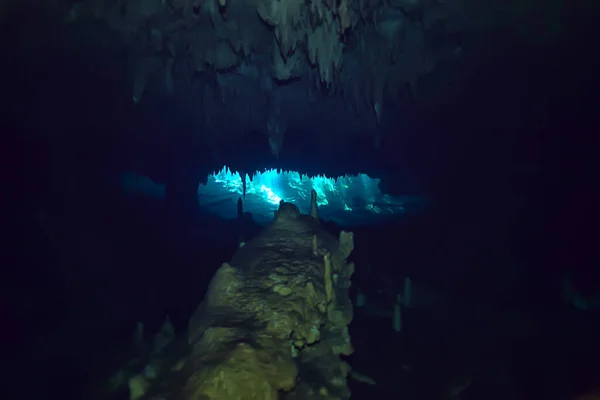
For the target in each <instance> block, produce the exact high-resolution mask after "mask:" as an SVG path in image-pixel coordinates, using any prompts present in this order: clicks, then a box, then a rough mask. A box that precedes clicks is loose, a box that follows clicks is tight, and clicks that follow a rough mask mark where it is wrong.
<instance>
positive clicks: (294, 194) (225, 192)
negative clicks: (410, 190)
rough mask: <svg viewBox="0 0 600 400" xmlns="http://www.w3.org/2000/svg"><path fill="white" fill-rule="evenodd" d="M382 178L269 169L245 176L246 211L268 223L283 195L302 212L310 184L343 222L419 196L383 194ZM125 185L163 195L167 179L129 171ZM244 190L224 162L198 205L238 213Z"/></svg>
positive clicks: (332, 216)
mask: <svg viewBox="0 0 600 400" xmlns="http://www.w3.org/2000/svg"><path fill="white" fill-rule="evenodd" d="M378 184H379V179H373V178H370V177H369V176H367V175H365V174H360V175H356V176H343V177H339V178H328V177H325V176H316V177H308V176H306V175H300V174H299V173H298V172H293V171H287V172H279V173H278V172H277V170H267V171H264V172H262V173H256V174H255V175H253V176H252V180H251V179H250V176H246V198H245V200H244V211H246V212H250V213H251V214H252V216H253V218H254V219H255V220H256V222H258V223H262V224H264V223H268V222H269V221H271V220H272V219H273V212H274V211H275V210H276V209H277V207H278V206H279V202H280V201H281V200H285V201H287V202H290V203H294V204H296V205H297V206H298V207H299V208H300V210H301V211H302V212H305V213H306V212H308V211H309V209H310V194H311V190H313V189H314V190H315V191H316V192H317V204H318V206H319V216H320V217H321V218H322V219H329V220H333V221H335V222H336V223H338V224H342V225H356V224H365V223H370V222H374V221H375V220H379V219H382V218H389V217H391V216H401V215H403V214H404V213H405V212H406V211H407V207H408V208H410V207H412V206H413V205H415V204H419V203H420V200H419V199H415V198H411V197H402V198H394V197H391V196H388V195H385V194H382V193H381V191H380V190H379V187H378ZM121 185H122V187H123V188H124V189H125V190H126V191H127V192H128V193H131V194H142V195H146V196H152V197H159V198H164V192H165V189H164V185H159V184H156V183H154V182H152V181H151V180H150V179H149V178H147V177H143V176H136V175H134V174H133V173H126V174H124V175H123V176H122V177H121ZM242 194H243V183H242V178H241V177H240V175H239V173H237V172H231V171H230V170H229V169H228V168H226V167H224V168H223V169H222V170H221V171H219V172H217V173H215V174H212V175H210V176H209V177H208V181H207V183H206V185H202V184H201V185H200V186H199V187H198V199H199V203H200V206H201V207H202V208H203V209H205V210H207V211H208V212H211V213H215V214H218V215H220V216H222V217H224V218H235V217H236V215H237V200H238V198H239V197H240V196H242Z"/></svg>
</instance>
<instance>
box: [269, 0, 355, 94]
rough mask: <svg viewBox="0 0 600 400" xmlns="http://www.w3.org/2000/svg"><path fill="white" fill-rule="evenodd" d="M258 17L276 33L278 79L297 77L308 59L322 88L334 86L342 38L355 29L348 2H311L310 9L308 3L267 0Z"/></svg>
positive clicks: (340, 54) (274, 54) (290, 0)
mask: <svg viewBox="0 0 600 400" xmlns="http://www.w3.org/2000/svg"><path fill="white" fill-rule="evenodd" d="M258 14H259V15H260V17H261V19H262V20H263V21H265V22H266V23H267V24H268V25H270V26H271V27H273V30H274V33H275V42H274V48H273V76H274V77H275V78H276V79H278V80H287V79H291V78H294V77H296V76H297V75H298V73H299V72H298V69H299V64H300V63H301V60H302V59H303V56H305V57H307V58H308V60H309V62H310V64H311V65H312V66H314V67H316V68H317V70H318V73H319V81H320V82H321V83H322V84H324V85H327V86H329V85H331V84H333V83H334V82H335V80H336V79H337V77H338V76H339V71H340V70H341V68H342V55H343V54H342V53H343V48H344V43H343V37H344V35H345V33H346V31H347V30H348V29H350V28H351V27H352V26H353V18H352V13H351V10H350V8H349V7H348V0H342V1H339V2H338V1H335V0H310V1H309V4H308V7H307V4H306V1H305V0H288V1H280V0H264V1H263V2H261V3H260V4H259V6H258ZM301 52H306V54H305V55H300V53H301Z"/></svg>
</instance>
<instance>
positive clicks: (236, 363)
mask: <svg viewBox="0 0 600 400" xmlns="http://www.w3.org/2000/svg"><path fill="white" fill-rule="evenodd" d="M313 208H314V207H313ZM311 214H312V215H302V214H300V212H299V210H298V208H297V207H296V206H295V205H293V204H290V203H285V202H281V204H280V206H279V210H278V211H276V213H275V220H274V221H273V223H272V224H271V225H269V226H268V227H267V228H266V229H264V231H262V232H261V233H260V234H259V235H258V236H257V237H256V238H254V239H253V240H251V241H248V242H246V243H245V245H243V246H241V247H240V249H239V250H238V251H237V253H236V254H235V255H234V257H233V259H232V260H231V261H230V262H228V263H224V264H223V265H222V266H221V267H220V268H219V270H218V271H217V273H216V274H215V276H214V278H213V279H212V281H211V283H210V286H209V289H208V292H207V294H206V297H205V299H204V301H203V302H202V303H201V304H200V305H199V307H198V309H197V310H196V312H195V313H194V315H193V316H192V318H191V320H190V326H189V333H188V344H189V346H188V349H189V350H187V351H186V354H185V355H183V356H182V357H181V356H176V357H174V358H173V361H172V367H171V368H167V369H165V371H167V372H166V373H165V374H162V375H161V376H159V377H156V379H155V381H154V382H147V380H146V379H145V378H144V379H143V382H142V383H143V385H140V382H138V381H136V380H132V382H131V384H132V385H133V386H134V387H135V388H136V390H135V396H136V398H140V399H142V398H148V399H154V398H161V399H164V398H177V399H181V398H185V399H207V400H208V399H210V400H221V399H222V400H236V399H237V400H245V399H248V400H250V399H256V398H261V399H272V400H277V399H282V398H285V399H303V400H306V399H312V398H315V399H316V398H319V399H348V398H350V392H349V390H348V387H347V385H346V378H347V376H348V374H349V373H350V366H349V365H348V364H347V363H346V362H344V361H343V360H342V359H341V358H340V355H350V354H351V353H352V352H353V348H352V345H351V343H350V336H349V334H348V325H349V324H350V322H351V320H352V304H351V302H350V300H349V296H348V288H349V286H350V277H351V275H352V273H353V272H354V264H352V263H348V262H347V261H346V259H347V257H348V256H349V255H350V253H351V252H352V250H353V247H354V243H353V235H352V233H349V232H342V233H341V234H340V236H339V238H336V237H334V236H333V235H331V234H330V233H329V232H327V231H326V230H324V228H323V227H322V226H321V225H320V224H319V221H318V215H317V213H316V209H315V210H313V212H312V213H311ZM136 379H138V380H140V379H141V378H140V377H139V376H137V377H136Z"/></svg>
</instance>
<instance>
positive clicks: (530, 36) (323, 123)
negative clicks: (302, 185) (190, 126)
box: [0, 0, 564, 155]
mask: <svg viewBox="0 0 600 400" xmlns="http://www.w3.org/2000/svg"><path fill="white" fill-rule="evenodd" d="M2 4H3V6H2V7H3V8H2V11H0V12H1V13H2V15H4V16H6V15H8V14H9V12H10V11H9V9H10V6H9V5H8V4H9V3H8V2H3V3H2ZM46 8H47V11H48V10H50V11H48V12H47V13H46V14H45V15H47V16H48V18H50V17H52V18H54V19H55V20H56V21H58V22H57V24H59V25H60V26H61V27H62V28H61V29H63V31H64V32H67V34H66V36H63V39H61V40H63V43H66V42H67V41H72V42H73V43H80V44H81V43H85V45H86V46H88V47H89V46H92V43H94V46H97V47H103V48H109V49H111V52H110V53H108V52H107V53H106V54H113V56H114V57H118V58H120V63H117V64H115V65H118V66H119V68H120V72H119V73H120V74H121V75H122V78H121V79H120V80H119V82H120V84H121V85H123V88H121V89H122V90H123V93H129V94H128V96H127V101H128V102H129V103H131V104H132V105H134V106H135V107H139V108H141V109H143V108H144V107H150V105H151V104H156V102H157V101H159V100H160V101H165V100H166V101H171V102H173V103H176V104H179V105H180V106H179V107H180V109H181V110H182V111H181V112H182V113H187V117H189V118H191V119H193V120H194V124H195V126H196V127H197V128H198V129H197V131H198V132H199V135H204V136H206V138H208V139H207V140H208V141H209V142H211V144H212V145H214V147H216V148H218V147H219V144H220V143H219V142H221V141H231V140H232V139H235V138H236V137H237V136H239V135H243V132H248V131H258V132H261V133H262V134H264V135H266V137H267V139H268V143H269V145H270V150H271V151H272V153H273V154H274V155H278V154H279V152H280V150H281V149H282V148H284V147H285V135H286V132H287V131H288V130H289V129H290V127H296V128H297V127H302V128H303V129H305V130H319V131H321V132H325V131H326V132H328V133H329V135H322V136H330V137H333V138H334V139H335V140H339V139H341V138H343V136H344V135H346V134H348V132H350V133H353V132H357V131H360V132H363V133H365V134H368V135H371V136H372V138H373V143H374V145H375V147H377V146H378V145H379V142H380V138H381V136H382V135H383V132H384V131H389V130H390V129H389V128H388V129H386V128H382V125H385V123H386V121H391V120H393V118H394V117H395V116H396V114H397V110H398V107H400V106H401V105H402V103H403V102H408V101H415V99H416V98H419V97H420V96H421V94H422V93H423V92H424V89H422V86H423V82H425V81H426V80H427V79H430V78H431V77H434V76H435V75H436V74H443V73H444V69H445V67H446V66H449V65H452V63H453V62H455V61H456V60H458V59H460V58H461V57H464V56H465V52H468V51H469V48H468V43H471V42H473V41H474V40H476V38H477V37H478V35H480V34H481V32H484V31H486V30H487V31H489V30H491V29H496V28H502V27H505V28H506V29H507V30H508V31H512V32H513V34H514V35H515V36H519V37H521V38H524V39H527V40H546V37H547V36H548V35H551V34H552V31H553V29H554V28H555V27H557V26H559V24H558V23H557V22H556V20H557V18H558V19H559V17H558V16H560V15H561V13H563V11H564V10H563V3H562V2H560V1H555V0H554V1H549V2H544V3H542V4H541V5H540V4H536V3H535V2H534V1H533V0H529V1H522V2H506V1H500V0H491V1H487V2H482V1H474V0H385V1H381V0H84V1H78V2H75V3H73V2H68V1H61V0H54V1H53V2H48V3H47V4H46ZM533 20H535V23H531V21H533ZM549 32H550V33H549ZM69 35H70V36H69ZM65 37H69V39H66V40H65V39H64V38H65ZM65 45H66V44H65ZM98 68H100V66H99V67H98ZM111 73H114V71H111ZM432 80H433V81H435V78H432ZM430 86H431V85H430ZM430 92H433V93H435V90H430ZM437 97H439V96H436V95H433V96H429V98H437ZM214 133H219V134H214ZM330 140H331V139H330Z"/></svg>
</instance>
